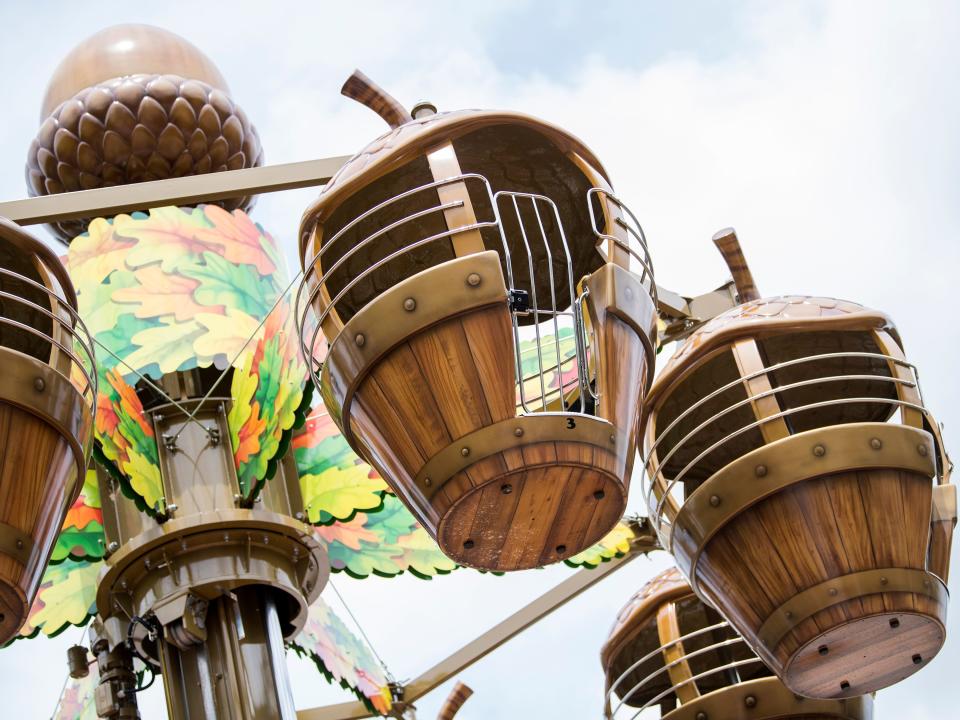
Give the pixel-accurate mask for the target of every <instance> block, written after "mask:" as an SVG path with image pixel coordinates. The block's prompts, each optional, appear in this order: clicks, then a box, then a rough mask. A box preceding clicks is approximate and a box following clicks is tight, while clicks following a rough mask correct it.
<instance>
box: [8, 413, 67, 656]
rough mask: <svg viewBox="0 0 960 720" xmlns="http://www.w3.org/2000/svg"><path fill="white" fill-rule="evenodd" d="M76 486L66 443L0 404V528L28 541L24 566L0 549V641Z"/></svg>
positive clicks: (21, 608)
mask: <svg viewBox="0 0 960 720" xmlns="http://www.w3.org/2000/svg"><path fill="white" fill-rule="evenodd" d="M76 483H77V465H76V460H75V458H74V455H73V451H72V450H71V448H70V445H69V444H68V442H67V440H66V439H65V438H63V436H61V435H60V433H59V432H58V431H57V430H55V429H54V428H53V427H52V426H50V425H48V424H47V423H45V422H44V421H43V420H41V419H39V418H38V417H36V416H35V415H32V414H31V413H28V412H26V411H24V410H21V409H20V408H18V407H16V406H13V405H9V404H6V403H0V523H3V524H5V525H9V526H11V527H13V528H15V529H16V530H19V531H20V532H21V533H23V534H24V535H26V536H29V537H31V538H32V539H33V549H32V552H31V553H30V555H29V558H28V559H27V562H26V564H22V563H21V562H20V561H18V560H17V559H16V558H14V557H13V556H11V555H10V554H8V553H5V552H3V551H2V548H0V642H5V641H6V640H8V639H9V638H10V637H12V636H13V635H14V634H15V633H16V632H17V631H18V630H19V629H20V626H21V625H22V624H23V621H24V620H25V619H26V613H27V611H28V610H29V607H30V605H31V604H32V602H33V598H34V596H35V595H36V592H37V589H38V588H39V586H40V580H41V578H42V576H43V572H44V570H45V569H46V566H47V560H48V559H49V557H50V553H51V552H52V550H53V545H54V543H55V542H56V539H57V535H58V534H59V532H60V528H61V526H62V525H63V520H64V517H65V516H66V513H67V510H68V509H69V506H70V504H71V503H72V502H73V498H74V494H75V490H76Z"/></svg>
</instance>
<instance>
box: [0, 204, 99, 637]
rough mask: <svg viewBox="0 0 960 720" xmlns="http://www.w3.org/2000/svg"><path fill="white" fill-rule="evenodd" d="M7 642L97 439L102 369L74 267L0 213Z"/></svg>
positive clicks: (0, 519) (1, 630) (1, 492)
mask: <svg viewBox="0 0 960 720" xmlns="http://www.w3.org/2000/svg"><path fill="white" fill-rule="evenodd" d="M0 367H2V368H3V373H2V374H0V642H5V641H7V640H9V639H10V638H11V637H13V636H14V635H15V634H16V633H17V631H18V630H19V629H20V626H21V625H22V624H23V621H24V619H25V618H26V615H27V611H28V610H29V608H30V605H31V604H32V602H33V599H34V596H35V595H36V592H37V589H38V587H39V585H40V579H41V577H42V575H43V571H44V570H45V569H46V566H47V560H48V559H49V557H50V553H51V552H52V550H53V545H54V543H55V542H56V539H57V534H58V533H59V531H60V527H61V526H62V525H63V521H64V518H65V517H66V513H67V510H68V509H69V508H70V506H71V505H72V504H73V502H74V500H76V497H77V494H78V493H79V492H80V487H81V485H82V480H83V476H84V469H85V467H86V463H87V458H88V456H89V452H90V446H91V442H92V440H93V417H94V402H95V398H96V386H95V383H96V373H95V369H94V362H93V350H92V348H91V346H90V340H89V337H88V336H87V334H86V332H85V331H84V329H83V325H82V323H81V321H80V320H79V317H78V316H77V299H76V295H75V294H74V290H73V286H72V285H71V283H70V279H69V277H68V276H67V273H66V270H65V269H64V267H63V265H62V264H61V263H60V261H59V260H58V259H57V257H56V256H55V255H54V254H53V253H52V252H51V251H50V250H49V249H48V248H47V247H46V246H45V245H43V244H42V243H41V242H40V241H39V240H37V239H35V238H33V237H32V236H30V235H29V234H27V233H26V232H24V231H23V230H22V229H20V228H19V227H18V226H17V225H15V224H14V223H12V222H10V221H8V220H6V219H5V218H0Z"/></svg>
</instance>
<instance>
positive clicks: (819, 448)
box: [813, 445, 827, 457]
mask: <svg viewBox="0 0 960 720" xmlns="http://www.w3.org/2000/svg"><path fill="white" fill-rule="evenodd" d="M813 454H814V455H815V456H816V457H823V456H824V455H826V454H827V449H826V448H825V447H824V446H823V445H814V446H813Z"/></svg>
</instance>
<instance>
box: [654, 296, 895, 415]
mask: <svg viewBox="0 0 960 720" xmlns="http://www.w3.org/2000/svg"><path fill="white" fill-rule="evenodd" d="M875 328H885V329H886V330H888V331H889V332H890V333H891V334H892V335H893V337H894V338H895V340H896V341H897V343H898V344H900V345H902V343H900V338H899V335H898V334H897V331H896V328H895V327H894V325H893V321H892V320H891V319H890V318H889V317H888V316H887V315H886V314H884V313H882V312H879V311H877V310H871V309H870V308H867V307H864V306H863V305H860V304H858V303H855V302H850V301H849V300H837V299H835V298H827V297H811V296H807V295H784V296H779V297H769V298H761V299H759V300H751V301H749V302H745V303H743V304H742V305H738V306H737V307H735V308H732V309H730V310H728V311H727V312H725V313H722V314H720V315H718V316H717V317H715V318H713V319H712V320H709V321H708V322H707V323H705V324H704V325H703V326H702V327H700V328H699V329H697V330H696V331H695V332H694V333H693V334H691V335H690V337H688V338H687V339H686V340H685V341H684V343H683V344H682V345H681V346H680V347H678V348H677V350H676V352H674V354H673V355H672V356H671V358H670V359H669V361H668V362H667V364H666V365H664V367H663V370H662V371H661V372H660V374H659V375H658V376H657V378H656V380H655V381H654V384H653V387H652V388H651V390H650V397H649V400H648V407H656V405H657V404H658V403H659V402H660V400H662V399H663V398H661V395H662V394H663V393H664V392H665V391H666V390H667V388H669V387H670V386H671V384H673V382H674V381H675V380H676V379H677V377H678V376H679V375H680V374H681V373H683V372H685V371H687V370H688V369H689V368H690V366H691V365H693V364H696V363H697V362H698V361H699V360H700V359H701V358H703V357H705V356H706V355H708V354H709V353H710V352H711V351H712V350H714V349H715V348H718V347H720V346H721V345H724V344H725V343H728V342H730V341H731V340H734V339H736V338H740V337H745V336H755V335H758V334H761V333H763V334H773V333H776V334H783V333H791V332H811V331H816V330H821V331H822V330H854V331H855V330H873V329H875Z"/></svg>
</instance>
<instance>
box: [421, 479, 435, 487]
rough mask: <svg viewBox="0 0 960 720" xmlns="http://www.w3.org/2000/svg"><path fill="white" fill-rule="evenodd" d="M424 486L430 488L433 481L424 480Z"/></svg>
mask: <svg viewBox="0 0 960 720" xmlns="http://www.w3.org/2000/svg"><path fill="white" fill-rule="evenodd" d="M423 484H424V485H426V486H427V487H430V486H431V485H433V480H431V479H430V478H424V479H423Z"/></svg>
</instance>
